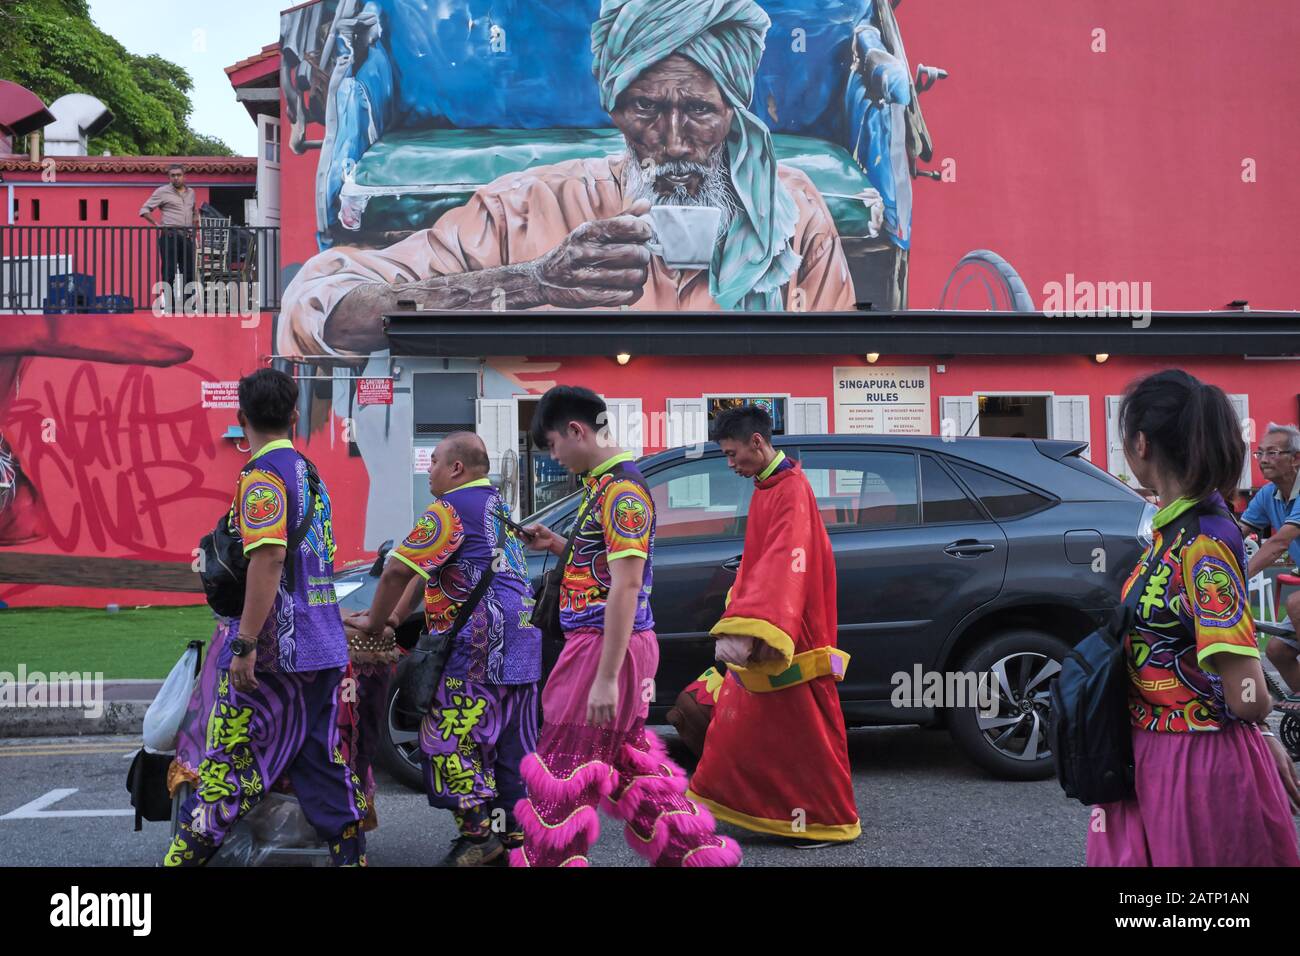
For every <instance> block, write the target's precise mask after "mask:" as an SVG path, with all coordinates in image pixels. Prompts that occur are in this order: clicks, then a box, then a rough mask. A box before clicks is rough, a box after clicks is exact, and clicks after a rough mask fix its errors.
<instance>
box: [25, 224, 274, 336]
mask: <svg viewBox="0 0 1300 956" xmlns="http://www.w3.org/2000/svg"><path fill="white" fill-rule="evenodd" d="M279 307H280V229H279V227H278V226H235V225H231V224H230V223H229V222H226V221H225V220H222V219H203V220H201V221H200V224H199V226H198V228H194V227H173V226H166V227H160V226H155V227H150V226H37V225H17V226H0V313H26V314H31V313H41V312H47V313H49V312H53V313H59V312H131V311H158V312H166V313H184V312H188V311H194V310H197V311H199V312H200V313H205V312H206V313H208V314H210V313H212V312H213V311H215V310H216V309H221V308H226V309H231V310H237V309H242V310H244V311H248V310H250V309H251V310H256V311H267V310H275V309H278V308H279Z"/></svg>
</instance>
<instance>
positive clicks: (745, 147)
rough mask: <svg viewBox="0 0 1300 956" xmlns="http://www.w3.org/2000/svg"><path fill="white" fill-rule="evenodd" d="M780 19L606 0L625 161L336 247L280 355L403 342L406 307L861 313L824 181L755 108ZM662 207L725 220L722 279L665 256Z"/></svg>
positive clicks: (525, 182)
mask: <svg viewBox="0 0 1300 956" xmlns="http://www.w3.org/2000/svg"><path fill="white" fill-rule="evenodd" d="M769 26H770V20H769V18H768V16H767V14H766V13H764V12H763V10H762V9H761V8H760V7H759V6H758V4H757V3H755V2H754V0H604V2H603V3H602V5H601V12H600V15H599V17H598V18H597V20H596V22H595V24H594V25H593V26H592V31H591V37H592V44H591V45H592V53H593V66H592V69H593V73H594V75H595V79H596V82H597V84H598V85H599V89H600V96H601V103H602V106H603V107H604V109H605V110H606V111H608V113H609V115H610V118H611V120H612V121H613V124H614V126H616V127H617V128H618V129H619V131H620V132H621V133H622V134H623V138H624V140H625V142H626V151H625V152H624V153H623V154H622V155H614V156H607V157H602V158H598V159H592V158H588V159H575V160H570V161H566V162H560V163H555V164H551V165H543V166H534V167H532V168H531V169H529V170H527V171H525V172H522V173H511V174H508V175H506V176H503V177H501V178H499V179H497V180H495V181H494V182H491V183H489V184H487V185H486V186H483V187H482V188H480V189H479V190H478V191H477V192H475V194H474V195H473V197H472V198H471V199H470V201H469V202H467V203H466V204H465V205H464V206H461V207H459V208H457V209H454V210H452V211H450V212H448V213H447V214H446V215H444V216H443V217H442V218H441V219H439V220H438V222H437V223H436V224H435V225H434V227H433V228H431V229H426V230H423V231H421V232H417V233H415V234H413V235H411V236H410V237H408V238H406V239H404V240H402V241H401V242H398V243H396V244H394V245H392V246H389V247H388V248H386V249H380V250H364V249H358V248H349V247H342V246H340V247H336V248H332V249H329V250H327V251H325V252H323V253H321V254H319V255H316V256H314V257H313V258H311V259H310V260H309V261H308V262H307V263H306V264H305V265H304V266H303V268H302V270H301V271H300V272H299V273H298V275H297V276H296V277H295V279H294V281H293V282H292V283H291V285H290V286H289V288H288V289H286V290H285V293H284V297H283V301H282V315H281V322H280V326H279V330H278V333H277V337H278V342H277V351H278V352H279V354H281V355H283V356H286V357H302V358H306V357H310V356H319V355H337V356H349V357H358V358H360V357H362V356H364V355H366V354H368V353H370V352H371V351H374V350H377V349H382V348H386V347H387V342H386V339H385V337H384V334H383V329H382V316H383V315H384V313H386V312H391V311H395V310H397V308H398V306H397V300H398V299H399V298H400V299H403V300H410V301H413V302H415V303H416V305H417V307H422V308H424V309H433V310H440V309H484V310H486V309H492V308H498V309H499V308H501V307H502V306H504V307H505V308H507V309H512V310H513V309H533V308H547V307H551V308H563V309H577V308H619V307H622V306H629V307H631V308H635V309H648V310H683V311H712V310H720V309H721V310H779V309H782V308H793V309H797V310H800V311H835V310H850V309H852V308H853V304H854V294H853V284H852V280H851V278H850V276H849V270H848V266H847V263H846V261H845V258H844V252H843V249H842V248H841V245H840V240H839V236H838V234H837V232H836V229H835V225H834V222H833V220H832V219H831V216H830V213H829V212H828V210H827V208H826V205H825V203H824V202H823V200H822V198H821V196H820V195H819V194H818V192H817V190H816V188H815V187H814V186H813V184H812V182H811V181H810V180H809V179H808V177H807V176H806V175H805V174H804V173H803V172H801V171H799V170H796V169H794V168H792V167H788V166H784V165H781V164H778V163H777V161H776V158H775V154H774V152H773V148H772V138H771V134H770V132H769V130H768V128H767V126H766V125H765V124H764V123H763V122H762V121H761V120H760V119H759V118H758V117H757V116H755V115H754V113H752V112H750V110H749V108H748V105H749V102H750V99H751V96H752V93H753V86H754V78H755V74H756V71H757V69H758V64H759V60H760V58H761V56H762V53H763V43H764V38H765V36H766V33H767V30H768V27H769ZM655 205H705V206H713V207H715V208H717V209H719V210H720V211H721V217H720V222H719V227H718V236H717V239H718V241H717V244H716V249H715V251H714V255H713V259H712V262H711V264H710V267H709V268H708V269H682V270H674V269H670V268H669V267H668V266H667V265H665V263H664V261H663V260H662V259H660V258H659V257H658V256H656V255H652V254H651V252H650V250H649V248H648V243H650V241H651V239H652V231H651V228H650V226H649V225H648V224H647V223H646V222H645V221H644V220H643V219H640V218H638V216H639V215H641V214H644V213H646V212H647V211H648V210H649V209H650V208H651V207H652V206H655Z"/></svg>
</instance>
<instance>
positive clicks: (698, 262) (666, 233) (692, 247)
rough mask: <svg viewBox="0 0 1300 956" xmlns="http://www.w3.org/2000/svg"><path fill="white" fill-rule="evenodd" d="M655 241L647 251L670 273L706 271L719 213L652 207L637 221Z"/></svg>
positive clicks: (708, 209)
mask: <svg viewBox="0 0 1300 956" xmlns="http://www.w3.org/2000/svg"><path fill="white" fill-rule="evenodd" d="M640 218H641V219H644V220H645V221H646V222H647V223H649V225H650V228H651V229H652V230H653V231H654V238H653V239H652V240H651V241H650V242H648V243H646V245H647V246H648V247H649V249H650V251H651V252H653V253H654V254H655V255H657V256H658V257H659V258H660V259H662V260H663V261H664V265H666V266H668V268H670V269H707V268H709V265H710V264H711V263H712V261H713V250H714V248H716V246H717V244H718V223H719V222H720V221H721V219H722V210H721V209H718V208H717V207H716V206H652V207H651V208H650V211H649V212H648V213H646V214H645V215H644V216H641V217H640Z"/></svg>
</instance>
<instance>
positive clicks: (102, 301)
mask: <svg viewBox="0 0 1300 956" xmlns="http://www.w3.org/2000/svg"><path fill="white" fill-rule="evenodd" d="M89 311H91V312H97V313H122V312H134V311H135V300H134V299H132V298H131V297H130V296H129V295H97V296H95V297H94V298H93V299H91V300H90V308H89Z"/></svg>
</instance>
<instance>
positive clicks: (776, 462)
mask: <svg viewBox="0 0 1300 956" xmlns="http://www.w3.org/2000/svg"><path fill="white" fill-rule="evenodd" d="M783 461H785V452H783V451H778V452H777V453H776V457H775V458H773V459H772V461H771V462H770V463H769V464H768V466H767V467H766V468H764V469H763V470H762V471H760V472H759V473H758V480H759V481H767V479H769V478H771V477H772V472H774V471H776V470H777V469H778V468H780V467H781V462H783Z"/></svg>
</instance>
